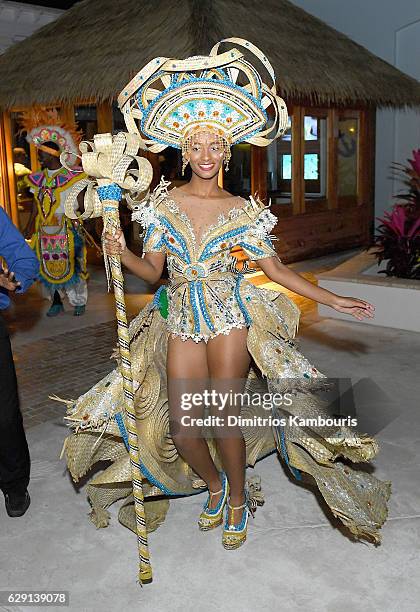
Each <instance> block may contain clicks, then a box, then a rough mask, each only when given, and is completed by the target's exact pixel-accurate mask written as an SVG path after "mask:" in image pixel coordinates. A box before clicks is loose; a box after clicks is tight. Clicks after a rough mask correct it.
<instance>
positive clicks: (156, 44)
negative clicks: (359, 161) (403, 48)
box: [0, 0, 420, 108]
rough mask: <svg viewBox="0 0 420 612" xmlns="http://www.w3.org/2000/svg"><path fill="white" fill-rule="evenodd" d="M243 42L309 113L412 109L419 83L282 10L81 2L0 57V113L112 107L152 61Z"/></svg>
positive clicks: (241, 2)
mask: <svg viewBox="0 0 420 612" xmlns="http://www.w3.org/2000/svg"><path fill="white" fill-rule="evenodd" d="M231 36H236V37H240V38H246V39H248V40H250V41H251V42H253V43H254V44H255V45H257V46H258V47H260V48H261V49H262V50H263V52H264V53H265V54H266V55H267V57H268V58H269V59H270V61H271V62H272V64H273V66H274V69H275V71H276V74H277V78H278V83H279V91H280V93H281V94H282V95H283V96H285V97H286V98H288V99H294V100H296V101H299V100H306V101H310V102H312V103H313V104H323V105H328V104H343V105H347V106H350V105H355V104H359V105H360V104H364V105H369V106H396V107H400V106H405V105H407V106H417V105H420V83H419V82H418V81H416V80H415V79H413V78H411V77H409V76H407V75H405V74H403V73H402V72H400V71H399V70H397V69H396V68H394V67H393V66H391V65H390V64H388V63H387V62H385V61H383V60H381V59H379V58H378V57H376V56H375V55H373V54H372V53H370V52H369V51H367V50H366V49H364V48H363V47H361V46H360V45H358V44H356V43H355V42H354V41H352V40H350V39H349V38H347V37H346V36H344V35H343V34H341V33H339V32H337V31H336V30H334V29H333V28H331V27H330V26H328V25H327V24H325V23H324V22H322V21H320V20H319V19H317V18H316V17H313V16H312V15H309V14H308V13H306V12H305V11H303V10H302V9H300V8H298V7H297V6H295V5H294V4H292V3H291V2H288V0H84V1H83V2H80V3H78V4H76V5H75V6H73V7H72V8H71V9H70V10H68V11H66V12H65V13H64V14H63V15H62V16H61V17H59V18H58V19H57V20H56V21H54V22H52V23H50V24H48V25H46V26H44V27H43V28H41V29H40V30H38V31H37V32H35V34H33V35H32V36H30V37H29V38H27V39H25V40H23V41H21V42H19V43H17V44H15V45H14V46H13V47H10V48H9V49H8V50H7V51H6V52H5V53H4V54H3V55H2V56H0V83H1V89H0V106H2V107H7V108H10V107H12V106H16V105H25V106H26V105H32V104H49V103H52V102H73V101H75V100H77V99H92V98H94V99H96V100H98V101H101V100H106V99H111V98H115V97H116V95H117V94H118V93H119V91H120V90H121V89H122V88H123V87H124V86H125V85H126V83H127V82H128V81H129V80H130V78H131V77H132V76H133V75H134V74H135V73H136V72H137V71H138V70H139V69H140V68H141V67H142V66H143V65H144V64H145V63H146V62H147V61H149V60H150V59H151V58H153V57H156V56H165V57H176V58H182V57H186V56H188V55H197V54H200V53H203V52H204V53H207V52H208V51H209V50H210V48H211V47H212V45H213V44H214V43H215V42H217V41H218V40H220V39H222V38H227V37H231Z"/></svg>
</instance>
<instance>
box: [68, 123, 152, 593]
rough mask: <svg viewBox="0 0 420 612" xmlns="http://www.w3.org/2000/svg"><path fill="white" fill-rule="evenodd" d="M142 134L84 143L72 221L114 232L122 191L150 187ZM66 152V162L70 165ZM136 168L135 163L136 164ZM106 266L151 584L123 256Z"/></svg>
mask: <svg viewBox="0 0 420 612" xmlns="http://www.w3.org/2000/svg"><path fill="white" fill-rule="evenodd" d="M139 146H140V138H139V137H138V136H137V135H136V134H128V133H124V132H120V133H119V134H117V135H116V136H113V135H111V134H96V135H95V136H94V137H93V142H88V141H82V142H81V143H80V145H79V148H80V151H81V153H82V155H81V160H82V166H83V170H84V172H85V173H86V174H87V175H88V177H89V178H86V179H81V180H80V181H78V182H77V183H76V184H75V185H74V186H73V187H72V189H71V190H70V192H69V195H68V197H67V198H66V202H65V213H66V215H67V216H68V217H70V218H71V219H87V218H92V217H102V218H103V222H104V230H103V234H102V237H103V236H104V234H105V232H108V233H110V234H115V233H116V231H117V230H118V229H119V228H120V219H119V211H118V208H119V202H120V200H121V198H122V193H123V190H124V189H125V190H128V191H130V192H132V193H141V192H144V191H146V190H147V189H148V188H149V185H150V183H151V181H152V177H153V169H152V166H151V164H150V162H149V161H148V160H147V159H146V158H145V157H140V156H137V152H138V150H139ZM64 156H65V153H63V154H62V158H60V159H61V162H62V164H63V165H65V160H64ZM134 166H136V167H134ZM84 190H86V192H85V194H84V211H83V213H81V214H78V213H77V212H76V211H77V209H78V207H79V204H78V196H79V194H80V193H81V192H82V191H84ZM104 259H105V269H106V273H107V278H108V290H110V279H111V278H112V283H113V287H114V295H115V305H116V317H117V325H118V328H117V329H118V344H119V350H120V356H121V366H120V368H121V374H122V377H123V389H124V400H125V414H126V421H127V431H128V450H129V455H130V464H131V473H132V480H133V497H134V508H135V514H136V526H137V541H138V550H139V575H138V577H139V582H140V584H141V585H142V584H143V583H147V582H151V580H152V567H151V564H150V557H149V548H148V543H147V530H146V517H145V509H144V495H143V486H142V478H143V475H142V472H141V468H140V457H139V448H138V439H137V427H136V414H135V407H134V392H133V377H132V372H131V360H130V339H129V334H128V323H127V312H126V306H125V298H124V277H123V274H122V270H121V260H120V257H119V255H112V256H108V255H106V254H105V253H104Z"/></svg>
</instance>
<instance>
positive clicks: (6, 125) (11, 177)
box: [2, 111, 19, 228]
mask: <svg viewBox="0 0 420 612" xmlns="http://www.w3.org/2000/svg"><path fill="white" fill-rule="evenodd" d="M2 132H3V139H4V150H5V157H6V159H5V171H6V174H5V176H4V177H3V178H4V181H5V182H6V181H7V190H8V206H7V204H6V210H7V208H8V209H9V210H8V213H9V215H10V218H11V219H12V221H13V223H14V224H15V225H16V227H17V228H19V211H18V203H17V193H16V182H15V169H14V159H13V137H12V121H11V117H10V113H9V112H7V111H4V112H3V115H2Z"/></svg>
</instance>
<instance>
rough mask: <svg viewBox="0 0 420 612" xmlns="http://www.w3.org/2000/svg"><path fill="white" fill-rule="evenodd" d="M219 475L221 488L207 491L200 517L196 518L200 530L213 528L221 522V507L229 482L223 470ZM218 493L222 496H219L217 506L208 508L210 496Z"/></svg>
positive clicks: (224, 501) (223, 505) (224, 500)
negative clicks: (207, 494)
mask: <svg viewBox="0 0 420 612" xmlns="http://www.w3.org/2000/svg"><path fill="white" fill-rule="evenodd" d="M221 477H222V488H221V489H220V491H209V496H208V498H207V501H206V503H205V504H204V507H203V511H202V512H201V514H200V518H199V519H198V527H199V529H200V530H201V531H209V530H210V529H214V528H215V527H218V526H219V525H221V524H222V523H223V509H224V507H225V504H226V500H227V496H228V493H229V483H228V479H227V477H226V474H225V473H224V472H222V473H221ZM219 493H222V496H221V497H220V499H219V501H218V503H217V506H216V507H215V508H210V507H209V504H210V501H211V498H212V497H213V495H218V494H219Z"/></svg>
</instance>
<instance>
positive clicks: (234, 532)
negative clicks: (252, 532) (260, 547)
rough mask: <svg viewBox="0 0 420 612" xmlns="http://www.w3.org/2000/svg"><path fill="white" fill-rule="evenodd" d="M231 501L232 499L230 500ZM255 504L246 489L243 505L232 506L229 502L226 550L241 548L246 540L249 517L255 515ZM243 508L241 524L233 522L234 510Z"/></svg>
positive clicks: (223, 536) (225, 540) (226, 522)
mask: <svg viewBox="0 0 420 612" xmlns="http://www.w3.org/2000/svg"><path fill="white" fill-rule="evenodd" d="M229 501H230V500H229ZM255 506H256V505H254V504H253V503H251V501H250V499H249V495H248V492H247V491H246V490H245V503H243V504H242V505H241V506H231V505H230V503H229V502H228V504H227V510H226V521H225V526H224V529H223V535H222V544H223V546H224V548H226V550H234V549H235V548H239V547H240V546H242V544H243V543H244V542H245V540H246V534H247V528H248V517H249V515H250V514H251V516H252V517H253V516H254V512H255ZM241 508H242V518H241V522H240V523H239V525H235V524H232V523H233V511H234V510H240V509H241Z"/></svg>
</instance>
